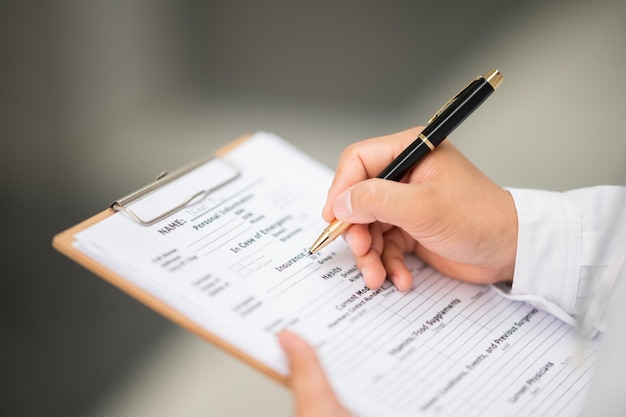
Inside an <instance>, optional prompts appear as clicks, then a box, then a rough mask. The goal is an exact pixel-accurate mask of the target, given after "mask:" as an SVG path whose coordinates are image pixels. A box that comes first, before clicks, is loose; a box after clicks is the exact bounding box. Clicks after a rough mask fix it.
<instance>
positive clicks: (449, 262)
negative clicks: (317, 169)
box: [323, 127, 517, 290]
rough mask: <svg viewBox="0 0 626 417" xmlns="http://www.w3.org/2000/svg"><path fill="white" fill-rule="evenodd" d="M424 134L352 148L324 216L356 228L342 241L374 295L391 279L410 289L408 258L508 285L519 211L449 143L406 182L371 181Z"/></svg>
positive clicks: (481, 280)
mask: <svg viewBox="0 0 626 417" xmlns="http://www.w3.org/2000/svg"><path fill="white" fill-rule="evenodd" d="M421 130H422V128H421V127H417V128H413V129H409V130H406V131H404V132H399V133H396V134H393V135H389V136H384V137H379V138H374V139H369V140H365V141H362V142H358V143H355V144H353V145H351V146H349V147H348V148H346V150H345V151H344V152H343V153H342V156H341V158H340V160H339V164H338V168H337V173H336V175H335V179H334V181H333V183H332V185H331V187H330V189H329V191H328V197H327V201H326V204H325V206H324V209H323V217H324V219H325V220H326V221H328V222H330V221H332V220H333V219H334V218H337V219H339V220H341V221H344V222H349V223H352V224H353V226H352V227H350V229H348V230H347V231H346V232H345V233H344V238H345V240H346V241H347V242H348V245H349V246H350V248H351V249H352V251H353V252H354V255H355V257H356V262H357V266H358V267H359V269H360V270H361V273H362V274H363V277H364V279H365V284H366V285H367V286H368V287H369V288H372V289H375V288H378V287H380V285H381V284H382V283H383V281H384V280H385V278H389V279H390V280H391V281H392V282H393V283H394V285H395V286H396V287H398V288H399V289H400V290H407V289H409V288H410V286H411V282H412V276H411V273H410V272H409V270H408V268H407V267H406V265H405V263H404V259H403V257H404V254H405V253H407V252H411V253H415V254H416V255H417V256H418V257H420V258H421V259H423V260H424V261H425V262H427V263H428V264H430V265H431V266H433V267H434V268H436V269H437V270H439V271H440V272H442V273H443V274H446V275H448V276H450V277H453V278H457V279H461V280H464V281H469V282H474V283H493V282H496V281H504V280H511V279H512V278H513V270H514V267H515V252H516V249H517V213H516V210H515V205H514V203H513V199H512V197H511V195H510V194H509V193H508V192H507V191H506V190H504V189H502V188H501V187H499V186H498V185H496V184H495V183H493V182H492V181H491V180H489V178H487V177H486V176H485V175H484V174H483V173H482V172H480V170H479V169H478V168H476V167H475V166H474V165H473V164H472V163H471V162H470V161H469V160H467V158H465V157H464V156H463V155H462V154H461V153H460V152H459V151H458V149H456V147H455V146H454V145H452V143H450V142H449V141H448V140H447V139H446V140H444V141H443V142H442V143H441V144H440V145H439V146H438V147H437V148H436V150H435V151H434V152H432V153H430V154H429V155H427V156H426V157H424V158H423V159H422V160H421V161H420V162H419V163H418V164H417V166H416V167H415V168H414V169H413V170H412V171H411V172H410V173H409V174H408V175H407V178H405V179H404V180H403V181H402V182H400V183H398V182H393V181H387V180H381V179H377V178H374V177H375V176H376V175H378V174H379V173H380V172H381V171H382V170H383V169H384V168H385V167H386V166H387V165H388V164H389V163H390V162H391V161H392V160H393V159H394V158H395V157H396V156H397V155H398V154H399V153H400V152H402V151H403V150H404V149H405V148H406V147H407V146H408V145H409V144H410V143H411V142H413V141H414V140H415V139H416V138H417V136H418V134H419V133H420V132H421Z"/></svg>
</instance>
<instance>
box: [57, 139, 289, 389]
mask: <svg viewBox="0 0 626 417" xmlns="http://www.w3.org/2000/svg"><path fill="white" fill-rule="evenodd" d="M250 137H251V135H245V136H241V137H240V138H238V139H235V140H234V141H232V142H230V143H229V144H227V145H225V146H224V147H222V148H219V149H218V150H216V151H215V152H214V154H215V155H216V156H224V155H226V154H228V152H230V151H232V150H233V149H235V148H236V147H237V146H239V145H241V144H242V143H244V142H245V141H246V140H248V139H249V138H250ZM114 213H115V212H114V211H113V210H112V209H110V208H109V209H106V210H104V211H101V212H100V213H98V214H96V215H94V216H92V217H90V218H88V219H86V220H84V221H82V222H80V223H78V224H76V225H75V226H72V227H70V228H68V229H66V230H64V231H63V232H61V233H58V234H57V235H55V236H54V238H53V239H52V246H53V247H54V249H56V250H57V251H59V252H60V253H62V254H63V255H65V256H67V257H68V258H70V259H71V260H73V261H75V262H76V263H78V264H79V265H81V266H83V267H85V268H86V269H87V270H89V271H91V272H93V273H94V274H96V275H98V276H99V277H101V278H103V279H104V280H105V281H107V282H109V283H110V284H112V285H113V286H115V287H117V288H118V289H120V290H122V291H123V292H125V293H126V294H128V295H130V296H131V297H133V298H135V299H136V300H138V301H139V302H141V303H143V304H144V305H146V306H148V307H149V308H151V309H152V310H154V311H155V312H157V313H158V314H160V315H162V316H163V317H165V318H167V319H168V320H170V321H172V322H173V323H175V324H177V325H179V326H180V327H182V328H184V329H186V330H188V331H190V332H191V333H193V334H195V335H197V336H199V337H201V338H202V339H205V340H207V341H209V342H210V343H212V344H214V345H215V346H217V347H218V348H220V349H222V350H224V351H225V352H227V353H229V354H231V355H233V356H234V357H236V358H238V359H240V360H242V361H244V362H245V363H247V364H249V365H250V366H252V367H253V368H255V369H257V370H258V371H260V372H261V373H263V374H265V375H267V376H269V377H270V378H272V379H273V380H275V381H276V382H278V383H280V384H282V385H284V386H288V385H289V384H288V378H287V377H286V376H284V375H282V374H280V373H278V372H276V371H275V370H274V369H272V368H270V367H269V366H267V365H265V364H264V363H262V362H260V361H258V360H256V359H255V358H253V357H251V356H250V355H248V354H247V353H245V352H243V351H242V350H240V349H239V348H237V347H235V346H233V345H231V344H230V343H228V342H226V341H225V340H223V339H221V338H220V337H219V336H216V335H215V334H213V333H211V332H209V331H208V330H207V329H205V328H204V327H202V326H200V325H199V324H197V323H196V322H194V321H193V320H191V319H189V318H188V317H187V316H185V315H184V314H181V313H180V312H179V311H178V310H176V309H174V308H173V307H171V306H169V305H168V304H166V303H165V302H163V301H161V300H160V299H159V298H157V297H155V296H153V295H152V294H150V293H148V292H146V291H144V290H143V289H141V288H139V287H137V286H135V285H133V284H132V283H130V282H129V281H128V280H126V279H124V278H123V277H122V276H120V275H118V274H116V273H115V272H113V271H111V270H110V269H108V268H107V267H105V266H104V265H102V264H100V263H98V262H97V261H95V260H94V259H92V258H90V257H89V256H87V255H85V254H84V253H83V252H81V251H79V250H78V249H76V248H75V247H74V245H73V243H74V241H75V240H76V239H75V235H76V234H77V233H79V232H80V231H82V230H84V229H86V228H87V227H89V226H92V225H94V224H97V223H99V222H101V221H103V220H104V219H106V218H108V217H109V216H111V215H113V214H114Z"/></svg>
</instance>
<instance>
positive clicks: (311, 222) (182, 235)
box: [75, 133, 595, 416]
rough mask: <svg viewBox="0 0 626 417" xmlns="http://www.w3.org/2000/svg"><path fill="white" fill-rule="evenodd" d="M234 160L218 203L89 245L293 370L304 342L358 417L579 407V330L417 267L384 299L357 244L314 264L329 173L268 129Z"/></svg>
mask: <svg viewBox="0 0 626 417" xmlns="http://www.w3.org/2000/svg"><path fill="white" fill-rule="evenodd" d="M227 158H228V160H229V161H230V162H231V163H233V164H234V165H236V166H237V167H238V168H239V169H240V171H241V175H240V177H239V178H238V179H237V180H235V181H233V182H231V183H229V184H228V185H226V186H224V187H222V188H219V189H217V190H216V191H215V192H213V193H212V194H211V195H209V196H208V197H206V198H205V199H204V200H202V201H195V202H194V204H192V205H189V206H188V207H186V208H185V209H183V210H182V211H179V212H178V213H176V214H174V215H172V216H170V217H168V218H167V219H165V220H163V221H161V222H159V223H157V224H155V225H153V226H150V227H145V226H141V225H138V224H137V223H135V222H134V221H133V220H132V219H130V217H128V215H126V214H125V213H117V214H115V215H113V216H111V217H109V218H107V219H106V220H104V221H102V222H100V223H98V224H96V225H94V226H92V227H90V228H88V229H86V230H84V231H83V232H81V233H80V234H78V235H77V241H76V243H75V244H76V246H77V248H78V249H79V250H81V251H83V252H85V253H86V254H88V255H89V256H91V257H93V258H95V259H97V260H99V261H100V262H101V263H103V264H105V265H107V266H109V267H110V268H111V269H112V270H114V271H115V272H117V273H119V274H120V275H122V276H123V277H125V278H126V279H128V280H129V281H131V282H133V283H134V284H135V285H137V286H139V287H141V288H143V289H145V290H147V291H149V292H150V293H152V294H154V295H156V296H157V297H159V298H161V299H162V300H164V301H165V302H166V303H168V304H169V305H171V306H172V307H174V308H175V309H177V310H178V311H180V312H181V313H183V314H185V315H187V316H188V317H190V318H191V319H192V320H194V321H196V322H197V323H199V324H200V325H202V326H204V327H205V328H207V329H208V330H209V331H211V332H212V333H214V334H216V335H218V336H220V337H222V338H223V339H225V340H227V341H228V342H230V343H231V344H233V345H235V346H237V347H239V348H240V349H241V350H243V351H244V352H246V353H248V354H249V355H250V356H252V357H254V358H256V359H258V360H260V361H261V362H263V363H265V364H267V365H268V366H270V367H271V368H273V369H276V370H277V371H278V372H280V373H283V374H286V373H287V368H286V362H285V359H284V357H283V355H282V352H281V350H280V348H279V346H278V344H277V342H276V337H275V335H276V333H277V332H278V331H280V330H281V329H283V328H285V327H289V328H291V329H293V330H294V331H296V332H298V333H300V334H301V335H303V336H304V337H306V338H307V339H308V340H309V341H310V342H311V343H312V344H313V345H315V346H316V347H317V349H318V353H319V355H320V358H321V360H322V363H323V364H324V366H325V368H326V370H327V372H328V374H329V377H330V378H331V381H332V383H333V386H334V387H335V389H336V391H337V392H338V394H339V395H340V398H341V399H342V401H343V402H344V403H345V404H346V405H347V406H348V407H350V408H351V409H352V410H353V411H354V412H355V413H356V414H357V415H363V416H405V415H406V416H412V415H417V414H419V415H450V416H460V415H463V416H489V415H494V416H496V415H497V416H503V415H513V414H515V415H540V414H543V413H545V414H547V415H554V416H556V415H563V416H569V415H576V414H577V413H578V412H579V410H580V408H581V404H582V401H583V399H584V395H583V393H584V391H585V388H586V386H587V384H588V382H589V380H590V376H591V375H590V374H591V369H592V366H593V364H594V362H595V350H594V349H593V348H591V347H589V348H587V350H586V352H584V354H583V356H582V357H583V359H582V360H577V361H574V360H573V353H574V351H573V350H574V347H575V341H576V334H575V331H574V329H572V328H570V327H569V326H568V325H566V324H564V323H562V322H561V321H559V320H558V319H556V318H554V317H552V316H550V315H549V314H547V313H544V312H542V311H538V310H536V309H534V308H532V307H529V306H528V305H525V304H523V303H519V302H512V301H510V300H506V299H504V298H502V297H501V296H500V295H499V294H498V293H497V292H496V291H495V290H493V289H492V288H491V287H489V286H477V285H470V284H465V283H461V282H458V281H455V280H451V279H449V278H447V277H444V276H441V275H440V274H439V273H437V272H436V271H434V270H432V269H431V268H430V267H428V266H426V265H424V264H423V263H422V262H420V261H419V260H418V259H416V258H414V257H408V258H407V262H408V264H409V266H410V268H411V270H412V271H413V274H414V277H415V279H414V284H413V288H412V289H411V290H410V291H408V292H404V293H403V292H399V291H398V290H397V289H395V287H393V286H391V285H390V284H388V283H385V285H384V286H383V287H382V288H381V289H379V290H376V291H372V290H369V289H367V288H366V287H364V285H363V282H362V278H361V275H360V273H359V271H358V270H357V269H356V267H355V264H354V260H353V257H352V255H351V253H350V251H349V250H348V248H347V247H346V245H345V244H344V242H343V241H341V240H338V241H336V242H334V243H332V244H331V245H329V246H327V247H326V248H325V249H324V250H322V251H321V252H319V253H318V254H316V255H315V256H311V257H309V256H306V248H307V247H308V246H309V245H310V244H311V242H312V241H313V240H314V239H315V238H316V237H317V234H318V233H319V232H320V231H321V230H322V229H323V228H324V226H325V224H324V223H323V221H322V219H321V216H320V210H321V207H322V204H323V201H324V199H325V196H326V191H327V189H328V186H329V184H330V181H331V180H332V172H331V171H330V170H329V169H328V168H326V167H324V166H322V165H320V164H319V163H317V162H316V161H314V160H312V159H311V158H309V157H308V156H306V155H304V154H303V153H301V152H300V151H298V150H297V149H295V148H293V147H292V146H291V145H289V144H287V143H286V142H284V141H282V140H281V139H279V138H277V137H275V136H273V135H271V134H266V133H258V134H256V135H254V136H253V137H252V138H251V139H250V140H248V141H246V142H245V143H244V144H242V145H241V146H239V147H237V148H236V149H235V150H233V151H232V152H231V153H229V154H228V156H227ZM230 175H232V172H229V168H228V166H227V165H226V164H224V163H223V161H220V160H214V161H212V162H209V163H207V164H206V165H205V166H202V167H201V168H198V169H197V170H195V171H194V172H193V173H191V174H189V175H186V176H184V177H182V178H180V179H178V180H176V181H175V182H173V183H171V184H169V185H168V186H167V187H163V188H162V189H160V190H159V191H157V192H155V193H153V194H151V195H150V196H149V197H146V198H144V199H142V200H140V201H138V202H136V203H134V204H133V206H132V207H131V208H132V209H133V210H135V211H137V212H138V213H140V214H143V215H145V217H151V216H152V215H153V214H154V213H158V212H159V211H161V210H165V209H167V208H169V207H168V206H171V205H172V203H173V202H178V201H180V200H181V196H183V197H184V196H185V195H188V194H189V193H190V192H191V191H193V190H195V189H206V188H210V187H211V186H213V185H215V184H216V183H219V182H220V181H222V180H223V179H224V178H227V177H228V176H230ZM547 279H549V277H547Z"/></svg>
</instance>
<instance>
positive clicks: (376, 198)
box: [333, 178, 432, 229]
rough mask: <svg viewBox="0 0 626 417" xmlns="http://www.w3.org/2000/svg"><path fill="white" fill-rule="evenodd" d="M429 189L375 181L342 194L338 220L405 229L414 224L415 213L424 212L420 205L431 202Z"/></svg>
mask: <svg viewBox="0 0 626 417" xmlns="http://www.w3.org/2000/svg"><path fill="white" fill-rule="evenodd" d="M427 188H428V186H425V185H417V184H407V183H398V182H394V181H388V180H383V179H379V178H372V179H369V180H366V181H362V182H360V183H358V184H356V185H353V186H352V187H350V188H348V189H347V190H346V191H344V192H343V193H341V194H339V195H338V196H337V197H336V198H335V201H334V203H333V211H334V214H335V217H336V218H337V219H339V220H341V221H344V222H348V223H352V224H367V223H373V222H375V221H380V222H383V223H389V224H393V225H395V226H399V227H401V228H403V229H406V228H407V227H405V226H409V225H411V223H412V222H413V223H414V222H415V220H416V217H417V216H416V213H423V212H424V211H425V208H422V207H421V206H423V205H425V204H428V202H429V201H432V199H431V198H429V197H427V196H426V195H425V191H426V190H427Z"/></svg>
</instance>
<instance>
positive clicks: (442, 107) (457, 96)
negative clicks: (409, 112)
mask: <svg viewBox="0 0 626 417" xmlns="http://www.w3.org/2000/svg"><path fill="white" fill-rule="evenodd" d="M481 78H483V77H482V76H480V75H479V76H478V77H476V78H475V79H473V80H472V81H470V82H469V83H467V85H466V86H465V87H463V88H462V89H461V91H459V92H458V93H456V95H455V96H454V97H452V98H451V99H450V100H448V101H447V102H446V104H444V105H443V106H441V108H440V109H439V110H437V112H436V113H435V115H434V116H433V117H431V118H430V119H428V124H431V123H432V122H433V121H435V119H436V118H437V117H439V116H440V115H441V113H443V112H444V111H445V110H446V109H447V108H448V107H450V105H451V104H452V103H454V101H455V100H456V99H457V98H459V96H460V95H461V94H463V92H464V91H465V90H467V87H469V86H470V84H472V83H473V82H474V81H476V80H480V79H481Z"/></svg>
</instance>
